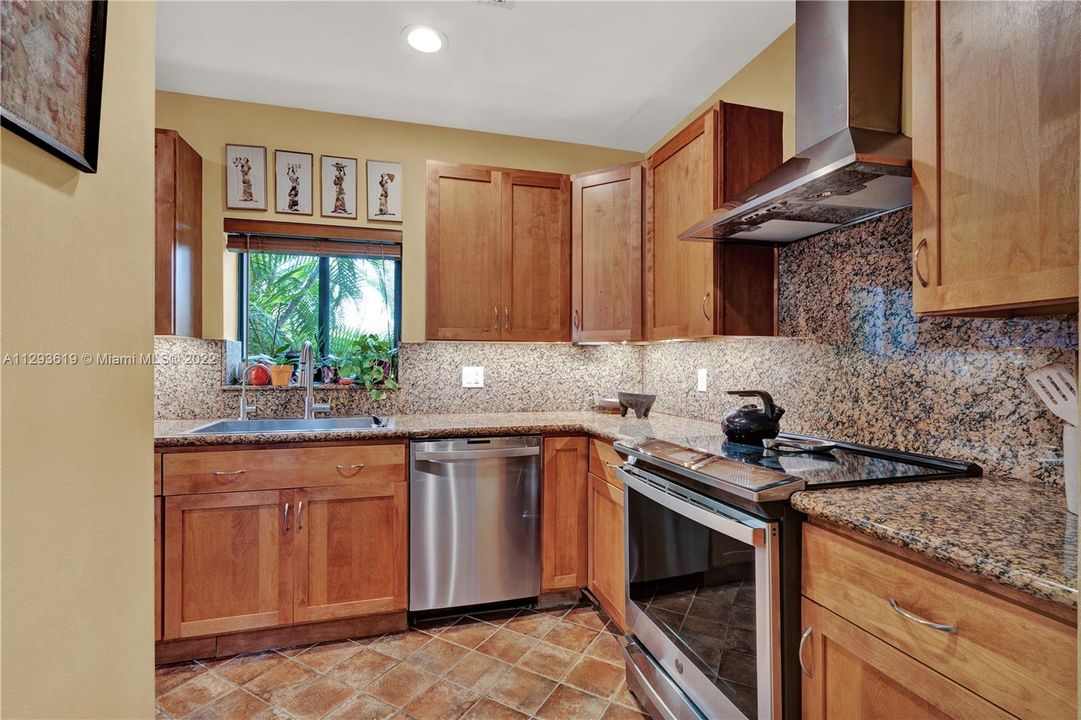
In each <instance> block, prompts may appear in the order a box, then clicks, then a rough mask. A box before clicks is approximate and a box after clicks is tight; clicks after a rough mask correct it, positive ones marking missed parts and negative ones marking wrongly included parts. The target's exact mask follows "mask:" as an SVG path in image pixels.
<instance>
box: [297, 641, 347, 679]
mask: <svg viewBox="0 0 1081 720" xmlns="http://www.w3.org/2000/svg"><path fill="white" fill-rule="evenodd" d="M362 649H363V648H362V647H361V646H360V645H357V644H356V643H355V642H353V641H352V640H338V641H336V642H328V643H320V644H318V645H316V646H315V647H313V648H310V649H308V650H305V651H304V652H302V653H300V654H299V655H297V656H296V657H294V658H293V660H295V661H296V662H299V663H303V664H305V665H307V666H308V667H310V668H311V669H312V670H314V671H316V672H317V673H325V672H327V671H329V670H330V669H331V668H333V667H334V666H335V665H337V664H339V663H341V662H344V661H346V660H348V659H349V658H351V657H353V656H354V655H356V654H357V653H358V652H360V651H361V650H362Z"/></svg>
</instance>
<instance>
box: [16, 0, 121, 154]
mask: <svg viewBox="0 0 1081 720" xmlns="http://www.w3.org/2000/svg"><path fill="white" fill-rule="evenodd" d="M106 9H107V7H106V2H105V0H38V1H37V2H10V1H9V0H3V2H0V24H2V25H3V27H4V32H3V34H4V42H3V49H2V51H0V55H2V62H0V67H2V77H0V123H2V124H3V127H5V128H7V129H8V130H11V131H12V132H13V133H15V134H16V135H19V136H21V137H23V138H25V139H27V140H29V141H30V142H32V143H34V144H35V145H37V146H39V147H41V148H42V149H44V150H46V151H48V152H50V153H52V154H53V155H55V156H57V157H58V158H60V159H62V160H64V161H65V162H67V163H69V164H71V165H74V166H75V167H77V168H79V169H80V170H82V171H83V172H88V173H92V172H97V169H98V130H99V125H100V122H101V80H102V72H103V70H104V68H105V13H106ZM9 40H10V42H9Z"/></svg>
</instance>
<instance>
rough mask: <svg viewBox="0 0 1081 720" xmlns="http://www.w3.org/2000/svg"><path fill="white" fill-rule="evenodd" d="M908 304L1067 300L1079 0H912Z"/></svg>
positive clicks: (1004, 309)
mask: <svg viewBox="0 0 1081 720" xmlns="http://www.w3.org/2000/svg"><path fill="white" fill-rule="evenodd" d="M912 44H913V52H912V56H913V57H912V62H913V68H912V77H913V93H912V109H913V138H912V149H913V163H912V169H913V189H912V206H913V213H912V224H913V235H912V244H913V247H912V249H913V288H914V291H913V304H914V308H915V310H916V312H918V313H939V314H956V315H964V314H1001V315H1007V314H1024V313H1040V312H1052V311H1066V310H1076V307H1077V278H1078V268H1077V263H1078V194H1079V184H1078V165H1079V160H1078V122H1079V120H1078V117H1079V110H1081V4H1078V3H1076V2H1041V3H1028V2H994V3H960V2H944V3H932V2H928V3H915V4H914V5H913V9H912Z"/></svg>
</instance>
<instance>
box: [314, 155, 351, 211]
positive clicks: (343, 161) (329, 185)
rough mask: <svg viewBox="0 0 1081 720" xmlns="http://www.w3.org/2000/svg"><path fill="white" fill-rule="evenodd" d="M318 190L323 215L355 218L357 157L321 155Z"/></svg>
mask: <svg viewBox="0 0 1081 720" xmlns="http://www.w3.org/2000/svg"><path fill="white" fill-rule="evenodd" d="M319 165H320V172H319V191H320V195H321V196H322V198H323V202H322V203H321V209H320V214H322V216H323V217H336V218H350V219H353V220H356V218H357V159H356V158H347V157H338V156H336V155H321V156H320V157H319Z"/></svg>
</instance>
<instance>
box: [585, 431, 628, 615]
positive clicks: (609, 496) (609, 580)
mask: <svg viewBox="0 0 1081 720" xmlns="http://www.w3.org/2000/svg"><path fill="white" fill-rule="evenodd" d="M594 442H596V441H594ZM588 508H589V520H588V523H589V563H588V564H589V574H588V578H589V582H588V584H587V587H588V588H589V591H590V592H591V593H593V596H594V597H595V598H597V601H598V602H600V604H601V607H603V608H604V611H605V612H606V613H608V616H609V617H610V618H612V619H613V620H615V621H616V624H617V625H619V626H620V627H621V628H625V627H626V611H627V597H626V583H625V578H626V570H625V564H624V559H623V554H624V553H623V544H624V540H623V489H622V488H619V487H616V486H615V485H613V484H611V483H610V482H608V481H607V480H605V479H604V478H602V477H599V476H597V475H594V474H593V473H590V474H589V501H588Z"/></svg>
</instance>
